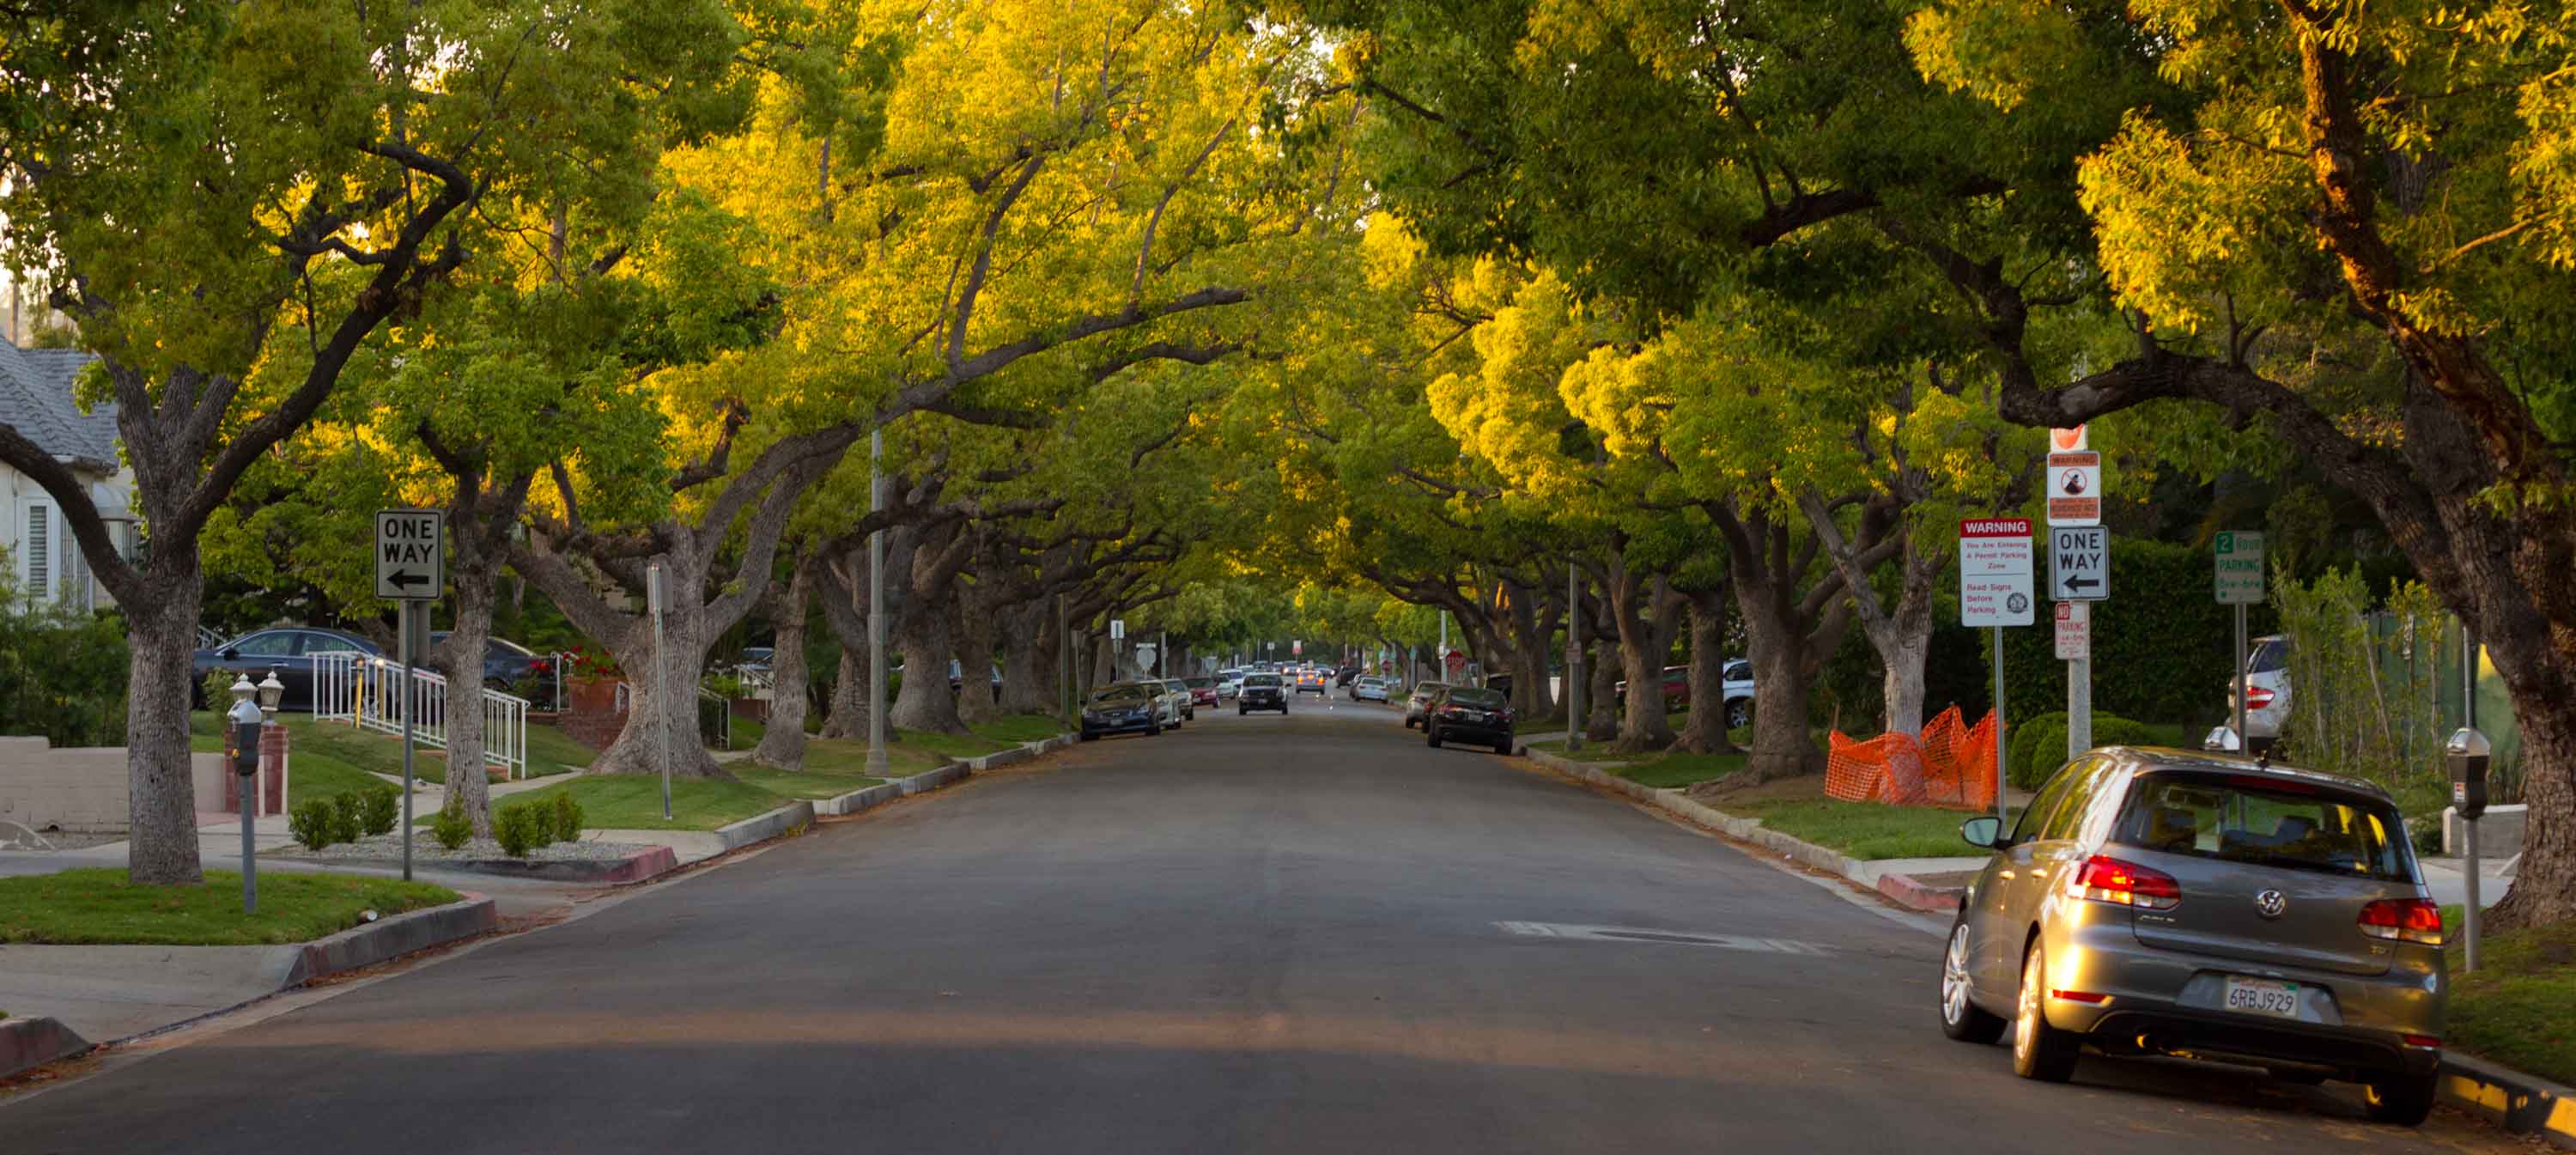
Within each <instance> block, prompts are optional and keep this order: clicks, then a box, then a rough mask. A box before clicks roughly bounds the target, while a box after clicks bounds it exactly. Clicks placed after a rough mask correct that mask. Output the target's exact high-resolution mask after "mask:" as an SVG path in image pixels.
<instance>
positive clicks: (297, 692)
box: [194, 626, 384, 710]
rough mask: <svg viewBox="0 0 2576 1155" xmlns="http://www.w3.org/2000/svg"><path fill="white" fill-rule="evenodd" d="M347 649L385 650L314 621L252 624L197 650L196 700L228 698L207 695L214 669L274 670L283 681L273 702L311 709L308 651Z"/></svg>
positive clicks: (202, 705)
mask: <svg viewBox="0 0 2576 1155" xmlns="http://www.w3.org/2000/svg"><path fill="white" fill-rule="evenodd" d="M352 650H354V651H356V652H358V653H361V654H366V655H368V656H370V657H374V656H379V655H381V654H383V653H384V648H383V647H381V646H378V645H377V644H375V643H374V642H371V641H368V640H367V639H365V638H362V637H359V636H358V635H356V634H352V633H348V632H346V631H343V630H327V629H323V628H321V627H319V626H274V627H271V628H269V629H265V630H253V631H251V632H250V633H247V634H243V635H242V636H240V637H238V638H234V639H233V640H231V641H229V642H225V643H224V644H222V645H220V646H213V647H209V648H207V649H202V650H199V651H197V658H196V667H197V684H196V687H195V695H194V697H195V699H196V702H195V704H196V706H197V708H198V709H201V710H202V709H206V708H208V707H209V706H218V705H229V704H230V703H214V702H208V701H207V700H206V675H208V674H211V673H214V672H215V671H217V670H222V671H224V672H225V673H227V674H233V675H241V674H248V675H249V676H250V680H251V681H252V682H254V683H256V682H258V681H260V680H261V679H263V678H265V677H267V676H268V672H269V671H271V670H275V671H277V681H278V684H280V685H283V686H285V687H286V693H285V694H284V695H283V696H282V697H281V698H280V700H279V702H278V708H279V709H281V710H311V709H312V708H313V655H315V654H324V653H332V652H335V651H336V652H341V653H346V652H349V651H352Z"/></svg>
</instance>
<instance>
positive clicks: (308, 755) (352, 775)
mask: <svg viewBox="0 0 2576 1155" xmlns="http://www.w3.org/2000/svg"><path fill="white" fill-rule="evenodd" d="M279 717H280V719H281V720H282V721H283V722H284V723H285V725H286V732H287V744H288V747H289V749H291V750H293V751H294V752H293V754H291V755H290V756H289V758H288V762H287V765H288V767H289V771H288V773H287V776H286V804H287V805H288V806H293V805H295V804H296V803H299V802H302V801H304V800H305V799H307V798H329V797H331V796H332V795H335V794H346V793H349V792H351V791H355V790H371V789H374V788H376V787H379V786H383V785H384V784H385V782H384V780H383V779H381V778H377V777H375V776H373V775H371V774H369V773H367V770H368V769H369V768H371V767H374V766H377V765H379V764H380V757H379V755H378V753H377V752H374V751H368V750H366V749H364V744H361V743H349V744H343V743H337V742H330V741H327V740H316V739H315V738H314V736H313V735H314V733H315V730H316V727H315V726H314V723H313V719H311V718H309V717H305V716H303V715H296V714H284V715H280V716H279ZM220 725H221V722H220V719H219V716H218V715H217V714H215V713H214V712H212V711H209V710H199V711H197V712H196V713H194V714H191V715H189V717H188V732H189V739H188V745H189V748H190V749H192V750H197V751H202V752H220V751H221V750H223V748H224V740H223V731H222V730H221V729H219V726H220ZM320 730H322V731H323V732H325V734H326V735H328V736H332V737H338V736H354V735H353V732H352V731H350V730H349V729H348V728H346V727H342V726H336V725H331V726H323V727H320ZM332 732H336V733H332ZM385 745H386V746H387V747H388V748H390V749H391V751H392V755H393V762H392V766H391V770H392V772H393V773H397V774H399V773H401V772H402V744H401V743H400V742H399V741H398V740H394V739H387V740H386V741H385ZM345 746H356V747H357V748H358V755H359V757H360V758H361V759H364V761H363V762H353V761H351V760H350V759H349V758H348V757H346V756H344V755H345V754H346V753H347V750H346V749H345V748H344V747H345ZM420 761H425V759H415V763H414V764H415V765H417V764H418V763H419V762H420Z"/></svg>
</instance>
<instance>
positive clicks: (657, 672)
mask: <svg viewBox="0 0 2576 1155" xmlns="http://www.w3.org/2000/svg"><path fill="white" fill-rule="evenodd" d="M662 574H663V569H662V563H661V562H658V561H657V562H654V563H653V564H652V565H651V566H649V567H647V568H646V569H645V571H644V598H645V601H647V602H648V603H650V604H649V605H648V606H647V607H646V608H647V609H649V610H650V611H652V615H653V681H652V684H651V685H650V686H649V687H648V689H650V691H651V700H652V702H653V703H654V710H653V712H654V713H656V714H660V715H662V717H661V718H660V719H658V720H657V722H656V724H655V725H654V727H653V729H654V731H655V733H654V738H655V739H656V741H655V742H654V745H655V746H657V747H660V753H661V755H662V758H661V762H662V821H664V822H669V821H670V820H671V761H672V759H673V758H675V757H677V756H678V755H677V754H676V753H675V752H674V742H675V740H676V739H677V737H678V736H677V735H675V734H673V733H671V719H670V715H671V714H672V713H673V711H672V710H671V709H670V705H671V704H670V703H668V702H664V701H662V698H663V697H664V696H665V695H668V694H669V693H670V692H671V687H670V685H669V682H670V680H671V678H670V673H671V669H670V666H671V664H670V662H668V661H666V660H665V656H664V654H663V652H662V651H663V650H664V649H665V647H664V646H663V645H662V603H663V601H664V600H666V599H667V598H668V597H669V596H670V591H669V590H668V589H667V588H666V587H667V584H668V583H666V582H665V581H664V580H663V577H662Z"/></svg>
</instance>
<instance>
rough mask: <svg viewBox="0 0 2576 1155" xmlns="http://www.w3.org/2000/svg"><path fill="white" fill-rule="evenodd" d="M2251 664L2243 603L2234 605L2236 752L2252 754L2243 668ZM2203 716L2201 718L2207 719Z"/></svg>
mask: <svg viewBox="0 0 2576 1155" xmlns="http://www.w3.org/2000/svg"><path fill="white" fill-rule="evenodd" d="M2251 664H2252V663H2251V662H2249V661H2248V660H2247V655H2246V652H2245V603H2243V602H2238V603H2236V719H2235V724H2236V752H2237V753H2239V754H2251V753H2253V752H2254V739H2253V737H2252V736H2251V735H2248V734H2247V733H2246V732H2245V667H2246V666H2248V665H2251ZM2207 716H2208V715H2206V714H2204V715H2202V717H2207Z"/></svg>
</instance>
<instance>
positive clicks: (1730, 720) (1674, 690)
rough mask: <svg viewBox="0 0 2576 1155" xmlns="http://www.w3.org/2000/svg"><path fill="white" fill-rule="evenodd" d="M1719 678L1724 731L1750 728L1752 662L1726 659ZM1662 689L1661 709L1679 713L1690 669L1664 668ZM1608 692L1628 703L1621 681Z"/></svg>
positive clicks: (1686, 697) (1684, 703)
mask: <svg viewBox="0 0 2576 1155" xmlns="http://www.w3.org/2000/svg"><path fill="white" fill-rule="evenodd" d="M1720 677H1721V679H1722V681H1721V682H1720V685H1719V689H1718V700H1719V701H1721V702H1724V703H1725V704H1726V728H1727V729H1730V730H1736V729H1741V728H1743V727H1746V726H1750V725H1752V724H1753V663H1751V662H1748V661H1745V660H1744V659H1742V658H1729V659H1727V660H1726V664H1725V666H1724V669H1723V672H1722V673H1721V674H1720ZM1490 684H1491V683H1490V682H1488V685H1490ZM1503 689H1504V692H1506V693H1508V692H1510V688H1509V687H1508V686H1505V687H1503ZM1662 689H1663V695H1664V709H1666V710H1679V709H1681V708H1682V707H1684V706H1687V705H1689V704H1690V667H1689V666H1666V667H1664V674H1663V679H1662ZM1612 692H1613V693H1614V694H1616V695H1617V696H1618V697H1617V700H1618V701H1619V702H1621V703H1622V704H1624V703H1626V702H1627V700H1628V683H1626V682H1624V681H1623V682H1620V683H1619V684H1618V685H1616V686H1614V687H1612Z"/></svg>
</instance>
